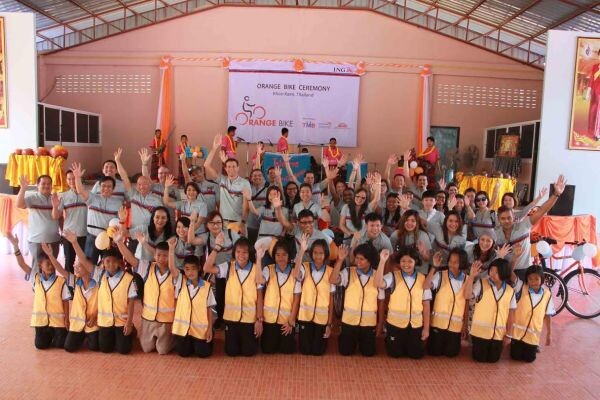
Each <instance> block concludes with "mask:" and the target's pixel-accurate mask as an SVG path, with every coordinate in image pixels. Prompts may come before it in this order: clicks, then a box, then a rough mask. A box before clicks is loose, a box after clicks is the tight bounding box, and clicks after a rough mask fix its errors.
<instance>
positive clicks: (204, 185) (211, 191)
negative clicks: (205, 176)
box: [196, 180, 220, 212]
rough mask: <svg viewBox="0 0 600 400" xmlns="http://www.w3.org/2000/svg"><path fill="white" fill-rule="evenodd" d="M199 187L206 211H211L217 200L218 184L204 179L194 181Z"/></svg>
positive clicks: (215, 206) (213, 209) (214, 207)
mask: <svg viewBox="0 0 600 400" xmlns="http://www.w3.org/2000/svg"><path fill="white" fill-rule="evenodd" d="M196 183H197V184H198V187H199V188H200V193H201V194H202V196H203V198H204V201H205V202H206V211H207V212H212V211H215V210H216V209H217V202H218V201H219V197H220V196H219V192H220V190H219V185H218V184H216V183H215V182H213V181H208V180H204V181H202V182H200V183H198V182H196Z"/></svg>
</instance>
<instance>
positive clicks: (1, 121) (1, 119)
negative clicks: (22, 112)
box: [0, 17, 8, 128]
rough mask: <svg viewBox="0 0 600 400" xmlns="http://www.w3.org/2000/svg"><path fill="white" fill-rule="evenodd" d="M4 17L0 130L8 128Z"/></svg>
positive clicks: (0, 39)
mask: <svg viewBox="0 0 600 400" xmlns="http://www.w3.org/2000/svg"><path fill="white" fill-rule="evenodd" d="M4 35H5V32H4V17H0V128H8V106H7V102H8V98H7V95H6V47H5V45H4V43H5V40H4Z"/></svg>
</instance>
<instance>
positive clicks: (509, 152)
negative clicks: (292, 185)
mask: <svg viewBox="0 0 600 400" xmlns="http://www.w3.org/2000/svg"><path fill="white" fill-rule="evenodd" d="M519 140H520V136H519V135H501V136H500V145H499V146H498V151H497V152H496V157H510V158H516V157H519Z"/></svg>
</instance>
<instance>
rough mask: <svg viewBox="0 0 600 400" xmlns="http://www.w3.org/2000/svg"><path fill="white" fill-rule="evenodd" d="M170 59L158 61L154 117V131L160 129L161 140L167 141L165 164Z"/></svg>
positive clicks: (166, 151) (168, 135) (168, 129)
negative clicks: (156, 111) (155, 113)
mask: <svg viewBox="0 0 600 400" xmlns="http://www.w3.org/2000/svg"><path fill="white" fill-rule="evenodd" d="M171 60H172V57H170V56H165V57H162V58H161V59H160V79H161V81H160V95H159V97H158V113H157V117H156V129H160V130H161V131H162V134H163V136H162V137H163V139H165V140H167V143H166V147H165V151H164V153H163V154H164V156H165V162H166V163H168V162H169V158H168V157H169V153H168V150H169V143H168V140H169V139H171V137H170V136H171V105H172V104H171V102H172V97H171V87H172V80H173V64H171Z"/></svg>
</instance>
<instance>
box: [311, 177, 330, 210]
mask: <svg viewBox="0 0 600 400" xmlns="http://www.w3.org/2000/svg"><path fill="white" fill-rule="evenodd" d="M325 189H327V182H325V181H321V182H317V183H315V184H314V185H312V198H311V200H312V202H313V203H317V204H321V195H322V194H323V191H324V190H325Z"/></svg>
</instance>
